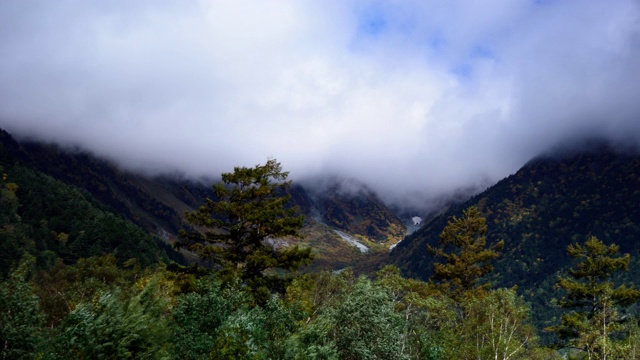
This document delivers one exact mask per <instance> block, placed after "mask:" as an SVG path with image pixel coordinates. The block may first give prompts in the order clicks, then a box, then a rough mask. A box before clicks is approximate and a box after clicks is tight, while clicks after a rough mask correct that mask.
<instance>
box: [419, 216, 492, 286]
mask: <svg viewBox="0 0 640 360" xmlns="http://www.w3.org/2000/svg"><path fill="white" fill-rule="evenodd" d="M486 232H487V225H486V220H485V218H484V217H482V215H481V214H480V212H479V211H478V209H477V208H475V207H471V208H469V209H467V210H465V211H463V216H462V218H458V217H456V216H453V217H452V218H451V219H450V220H449V222H448V223H447V226H446V227H445V228H444V230H443V231H442V233H441V234H440V245H441V247H440V248H434V247H431V246H430V245H427V247H428V249H429V252H431V253H432V254H434V255H435V256H438V257H443V258H444V259H445V260H446V263H444V264H441V263H436V264H435V265H434V275H435V279H436V280H441V281H442V283H443V284H444V285H445V286H446V288H447V291H448V292H449V293H450V294H451V295H452V296H453V297H454V298H457V297H460V296H467V295H469V294H473V293H478V292H482V291H484V290H486V289H487V288H488V287H489V284H487V283H485V284H480V281H481V279H482V277H483V276H485V275H486V274H488V273H490V272H491V271H493V265H492V264H491V261H492V260H494V259H496V258H497V257H498V256H499V253H498V251H499V250H502V248H503V247H504V241H500V242H498V243H497V244H495V245H493V246H491V247H486V243H487V241H486V237H485V234H486ZM449 247H453V248H454V250H453V251H447V250H448V248H449Z"/></svg>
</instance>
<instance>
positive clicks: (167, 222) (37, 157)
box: [0, 131, 406, 270]
mask: <svg viewBox="0 0 640 360" xmlns="http://www.w3.org/2000/svg"><path fill="white" fill-rule="evenodd" d="M0 142H1V144H2V147H3V149H4V150H3V152H4V153H5V156H6V157H10V158H11V159H12V161H14V162H17V163H19V164H20V166H22V167H23V168H25V169H31V170H32V171H34V172H36V173H41V174H46V175H48V176H51V177H52V178H54V179H57V180H58V181H60V182H62V183H65V184H68V185H70V186H73V187H76V188H78V189H81V190H82V191H85V192H86V193H87V194H90V195H91V196H92V197H93V198H94V199H95V200H96V201H97V202H98V203H100V204H102V206H103V207H105V208H107V209H109V210H110V211H112V212H114V213H117V214H120V215H121V216H123V217H125V218H127V219H128V220H130V221H132V222H134V223H135V224H137V225H138V226H140V227H142V228H143V229H145V230H146V231H148V232H149V233H150V234H153V235H157V236H160V237H163V238H164V239H165V240H166V241H167V242H168V243H172V242H173V241H174V240H175V239H176V237H177V233H178V230H179V229H181V228H182V227H184V226H185V224H186V221H185V213H186V212H188V211H193V210H194V209H196V208H197V207H198V206H200V205H202V204H203V203H204V201H205V199H206V198H215V195H214V194H213V192H212V190H211V183H213V182H214V181H216V180H215V179H216V177H218V176H219V174H211V175H212V176H211V180H208V182H207V183H204V182H199V181H194V180H189V179H184V178H182V177H180V176H168V175H167V176H147V175H144V174H135V173H132V172H128V171H123V170H121V169H119V168H118V167H117V166H115V165H113V164H111V163H110V162H108V161H106V160H103V159H99V158H96V157H95V156H93V155H91V154H88V153H86V152H82V151H79V150H69V149H62V148H60V147H59V146H56V145H53V144H43V143H39V142H34V141H23V142H17V141H15V140H14V139H13V138H12V136H11V135H10V134H8V133H7V132H5V131H0ZM351 187H352V188H353V189H355V190H352V191H343V189H342V188H341V187H340V184H339V182H338V181H336V182H335V183H334V184H333V185H331V186H328V187H326V188H323V189H322V191H316V189H311V190H312V192H313V194H314V195H313V196H310V195H309V189H306V188H305V187H302V186H300V185H299V184H294V186H292V187H291V188H290V189H289V192H290V195H291V203H290V206H294V207H297V209H298V210H299V211H300V213H301V214H303V215H305V216H306V221H305V226H304V229H303V231H302V234H303V235H304V238H303V239H302V240H301V241H302V244H303V245H305V246H311V247H313V249H314V254H315V259H316V260H315V261H314V263H313V264H312V265H311V266H310V270H313V269H339V268H343V267H346V266H351V265H353V264H355V263H357V262H358V261H360V260H362V259H363V258H365V257H367V256H369V255H368V254H369V253H367V254H364V253H362V252H361V251H360V250H358V248H357V247H355V246H353V245H352V244H350V243H348V242H345V240H344V239H343V237H344V236H348V237H349V238H353V239H354V241H357V242H359V243H361V244H363V246H367V247H368V248H369V249H370V250H371V252H373V253H375V252H386V249H387V248H388V247H389V246H390V245H391V244H393V243H395V242H397V241H398V240H399V239H401V238H402V237H403V236H404V235H405V231H406V230H405V228H404V225H403V224H402V222H401V221H400V220H399V219H398V218H397V217H396V216H395V215H394V214H393V213H392V212H391V211H389V210H388V209H387V207H386V206H385V205H384V203H383V202H382V201H380V200H379V199H378V197H377V196H376V195H375V194H374V193H373V192H371V191H370V190H368V189H367V188H366V187H365V186H364V185H363V184H353V183H352V184H351ZM335 230H339V231H342V232H343V234H342V236H341V235H339V234H338V233H337V232H336V231H335ZM186 255H187V257H188V258H189V259H191V261H194V258H193V257H192V256H189V255H190V254H186Z"/></svg>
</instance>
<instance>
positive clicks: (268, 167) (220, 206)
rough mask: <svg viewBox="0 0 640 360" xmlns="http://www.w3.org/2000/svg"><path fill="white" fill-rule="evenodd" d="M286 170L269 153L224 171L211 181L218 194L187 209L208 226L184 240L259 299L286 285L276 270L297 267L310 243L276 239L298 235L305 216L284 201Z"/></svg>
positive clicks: (197, 223)
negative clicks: (260, 162) (250, 164)
mask: <svg viewBox="0 0 640 360" xmlns="http://www.w3.org/2000/svg"><path fill="white" fill-rule="evenodd" d="M287 176H288V173H287V172H283V171H282V167H281V165H280V163H278V162H277V161H276V160H273V159H272V160H268V161H267V163H266V164H265V165H256V166H255V167H253V168H246V167H236V168H235V169H234V172H233V173H224V174H222V182H221V183H218V184H216V185H214V186H213V190H214V192H215V195H216V199H215V200H212V199H210V198H207V200H206V202H205V204H204V205H203V206H201V207H200V208H199V209H197V210H196V211H194V212H191V213H188V214H187V219H188V220H189V222H190V223H191V224H192V225H195V226H199V227H203V228H205V229H207V231H206V232H205V234H204V236H203V235H202V234H201V233H199V232H191V233H187V232H186V231H182V232H181V237H182V239H183V241H182V245H187V246H189V247H190V248H191V249H192V250H195V251H198V252H199V253H200V255H201V256H202V257H205V258H209V259H212V260H214V261H215V262H217V263H221V264H222V265H223V266H224V269H225V271H227V272H231V273H236V272H237V273H238V274H239V276H240V278H241V279H242V280H243V281H244V282H245V283H246V284H247V285H248V286H249V288H250V289H252V290H253V291H254V293H255V296H256V297H257V299H256V300H258V302H262V303H264V302H265V301H266V299H267V298H268V294H269V291H270V290H277V291H280V292H283V291H284V281H283V278H282V276H280V275H279V274H278V271H279V272H283V271H292V270H296V269H298V267H300V266H301V265H304V264H307V263H308V262H309V261H310V260H311V249H309V248H308V249H301V248H298V247H297V246H284V247H282V246H279V245H278V244H279V241H278V239H279V238H281V237H284V236H298V235H299V233H298V230H299V229H300V227H301V226H302V222H303V216H296V211H295V209H293V208H288V207H286V204H287V201H288V199H289V196H287V195H286V194H285V190H286V189H287V188H288V187H289V186H290V184H291V182H290V181H286V178H287Z"/></svg>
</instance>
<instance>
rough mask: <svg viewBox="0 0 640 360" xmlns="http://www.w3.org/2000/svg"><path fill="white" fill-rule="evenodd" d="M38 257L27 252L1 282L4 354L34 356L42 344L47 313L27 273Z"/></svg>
mask: <svg viewBox="0 0 640 360" xmlns="http://www.w3.org/2000/svg"><path fill="white" fill-rule="evenodd" d="M33 263H34V259H33V257H30V256H25V257H24V258H23V260H22V261H21V262H20V264H19V266H18V268H17V269H15V270H14V271H13V272H12V273H11V275H10V277H9V279H8V280H6V281H3V282H2V283H0V356H1V357H2V359H30V358H32V357H33V354H34V353H35V351H36V349H37V348H38V347H39V346H40V345H41V343H42V340H44V338H43V330H44V329H43V328H42V325H43V323H44V316H43V315H42V313H41V312H40V306H39V301H38V297H37V296H35V294H34V293H33V289H32V287H31V285H29V283H28V282H27V276H28V274H29V271H30V270H31V267H32V266H33Z"/></svg>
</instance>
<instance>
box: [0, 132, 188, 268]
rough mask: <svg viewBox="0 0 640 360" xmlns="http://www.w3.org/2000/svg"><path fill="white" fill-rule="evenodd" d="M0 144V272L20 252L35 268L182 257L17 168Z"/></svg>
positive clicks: (11, 146) (81, 196)
mask: <svg viewBox="0 0 640 360" xmlns="http://www.w3.org/2000/svg"><path fill="white" fill-rule="evenodd" d="M2 140H3V141H2V142H1V143H0V174H2V179H1V180H0V202H1V207H0V226H1V227H0V273H1V274H3V275H7V273H8V272H9V269H10V268H11V267H12V266H15V265H17V263H18V261H19V260H20V259H21V257H23V256H24V255H26V254H30V255H31V256H33V257H34V258H35V260H36V262H37V265H38V267H39V268H41V269H45V268H48V267H50V266H53V265H54V264H55V263H56V262H57V261H62V262H64V263H66V264H72V263H75V262H76V261H77V260H78V259H80V258H88V257H91V256H99V255H106V254H114V255H115V258H116V260H117V261H118V263H120V264H122V263H124V262H125V261H127V260H129V259H132V258H137V259H138V263H139V264H140V265H142V266H143V267H147V266H149V265H151V264H155V263H158V262H159V261H169V259H170V258H172V259H173V260H176V261H179V262H183V261H184V259H182V257H181V256H180V254H178V253H176V252H175V251H174V250H173V249H172V248H171V247H170V246H169V245H168V244H166V243H165V242H164V241H162V240H161V239H160V238H159V237H157V236H154V235H153V234H150V233H149V232H147V231H146V230H144V229H142V228H140V227H139V226H137V225H135V224H133V223H132V222H131V221H129V220H127V219H125V218H123V217H122V216H121V215H120V214H118V213H115V212H114V211H113V210H114V209H112V208H109V207H106V206H105V205H103V204H101V203H100V202H98V201H97V200H96V199H95V198H94V197H93V196H92V195H91V194H89V193H88V192H86V191H83V190H80V189H78V188H76V187H73V186H71V185H68V184H65V183H63V182H61V181H59V180H56V179H54V178H52V177H50V176H48V175H46V174H44V173H42V172H39V171H37V170H34V169H31V168H29V167H27V166H24V165H21V163H20V160H18V158H17V157H16V156H15V153H14V152H13V151H12V150H15V149H16V146H17V143H15V142H13V141H12V139H11V138H10V137H7V134H6V133H3V134H2Z"/></svg>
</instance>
